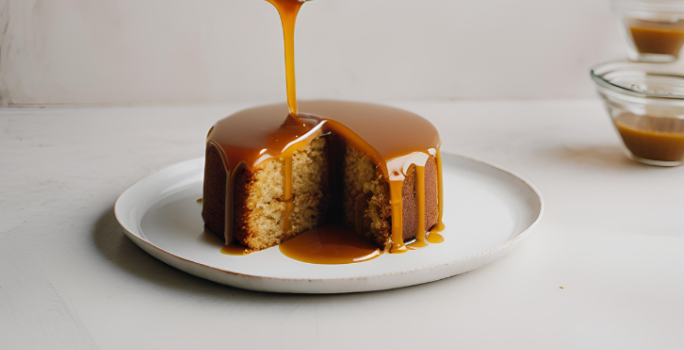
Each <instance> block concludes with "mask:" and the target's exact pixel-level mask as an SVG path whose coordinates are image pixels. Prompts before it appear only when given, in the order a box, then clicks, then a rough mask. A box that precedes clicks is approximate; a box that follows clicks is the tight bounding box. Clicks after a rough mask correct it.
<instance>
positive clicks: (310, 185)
mask: <svg viewBox="0 0 684 350" xmlns="http://www.w3.org/2000/svg"><path fill="white" fill-rule="evenodd" d="M300 111H301V112H300V113H298V115H297V117H293V116H292V115H291V114H289V111H288V107H287V105H285V104H275V105H268V106H262V107H256V108H252V109H248V110H244V111H241V112H238V113H236V114H234V115H232V116H229V117H227V118H225V119H222V120H220V121H219V122H217V123H216V125H214V127H212V129H211V130H210V132H209V134H208V136H207V144H206V165H205V175H204V195H203V201H202V203H203V209H202V217H203V219H204V222H205V226H206V228H207V229H208V230H209V231H210V232H212V233H213V234H215V235H216V236H218V237H220V238H221V239H222V240H224V242H225V243H226V244H230V243H235V244H239V245H242V246H244V247H246V248H247V249H248V250H251V251H258V250H263V249H266V248H269V247H272V246H275V245H278V244H280V243H282V242H284V241H286V240H288V239H290V238H292V237H294V236H297V235H299V234H301V233H303V232H306V231H308V230H311V229H313V228H316V227H319V226H322V225H325V224H328V223H338V224H340V225H344V226H346V227H348V228H349V229H351V230H352V231H355V232H356V234H359V235H362V236H364V237H366V238H367V239H369V240H371V241H373V242H374V243H375V244H376V245H377V246H378V247H380V248H382V249H385V250H386V251H391V252H401V251H405V250H406V247H405V243H406V242H409V241H412V240H415V241H416V243H418V244H420V243H421V242H424V240H425V237H426V233H427V232H429V231H430V230H431V229H438V228H439V226H441V215H440V213H441V204H442V203H441V201H440V197H441V158H440V153H439V146H440V144H441V140H440V137H439V133H438V132H437V130H436V129H435V127H434V126H433V125H432V124H431V123H430V122H428V121H427V120H425V119H423V118H422V117H420V116H418V115H416V114H413V113H410V112H407V111H404V110H400V109H396V108H391V107H386V106H380V105H375V104H367V103H356V102H343V101H321V100H319V101H305V102H301V103H300Z"/></svg>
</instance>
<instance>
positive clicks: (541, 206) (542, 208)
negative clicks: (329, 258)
mask: <svg viewBox="0 0 684 350" xmlns="http://www.w3.org/2000/svg"><path fill="white" fill-rule="evenodd" d="M442 154H443V155H449V156H455V157H459V158H463V159H466V160H469V161H473V162H476V163H479V164H482V165H486V166H489V167H491V168H494V169H496V170H499V171H501V172H504V173H506V174H508V175H510V176H513V177H514V178H516V179H518V180H520V181H521V182H522V183H523V184H525V186H527V187H528V188H529V189H530V190H532V192H533V193H534V194H535V196H536V199H537V201H538V202H539V213H538V214H537V217H536V218H535V220H534V221H533V222H532V223H531V224H530V225H529V226H528V227H527V228H526V229H525V230H523V231H522V232H520V233H519V234H518V235H516V236H515V237H513V238H511V239H509V240H507V241H506V242H504V243H501V244H499V245H497V246H495V247H492V248H489V249H487V250H484V251H481V252H478V253H475V254H470V255H466V256H462V257H459V258H456V259H453V260H449V261H446V262H440V263H436V264H432V265H426V266H421V267H417V268H413V269H406V270H402V271H399V272H386V273H380V274H373V275H368V276H363V277H335V278H280V277H270V276H260V275H252V274H245V273H240V272H235V271H229V270H224V269H220V268H217V267H214V266H209V265H206V264H203V263H201V262H197V261H194V260H190V259H187V258H184V257H182V256H178V255H176V254H174V253H171V252H169V251H167V250H165V249H162V248H160V247H158V246H157V245H155V244H153V243H152V242H150V241H149V240H147V238H145V237H143V236H141V235H139V234H136V233H133V232H131V230H129V229H128V228H127V227H126V226H125V225H124V224H123V223H122V221H121V219H120V218H119V210H118V208H119V201H120V200H121V198H122V197H124V195H126V194H127V193H128V192H129V191H131V190H132V189H133V188H134V187H136V186H138V185H139V184H140V183H142V182H143V181H146V180H147V179H149V178H150V177H152V176H154V175H156V174H158V173H160V172H162V171H165V170H167V169H170V168H173V167H175V166H178V165H181V164H184V163H191V162H196V161H198V160H200V159H204V158H205V157H197V158H193V159H188V160H184V161H179V162H175V163H172V164H170V165H168V166H165V167H163V168H161V169H159V170H156V171H154V172H153V173H151V174H149V175H147V176H144V177H143V178H141V179H139V180H138V181H136V182H135V183H133V184H132V185H131V186H129V187H128V188H126V189H125V190H124V191H123V192H121V194H120V195H119V197H117V199H116V201H115V202H114V216H115V217H116V221H117V222H118V223H119V226H121V228H122V229H123V230H124V231H125V234H126V236H127V237H128V238H134V239H132V240H133V243H136V241H137V242H143V243H145V244H146V245H147V246H148V247H149V248H153V249H155V250H157V251H159V252H160V253H163V254H166V255H168V256H170V257H172V258H175V259H179V260H182V261H185V262H188V263H192V264H195V265H197V266H201V267H205V268H209V269H211V270H214V271H217V272H222V273H225V274H229V275H233V276H236V277H244V278H254V279H259V280H272V281H286V282H313V281H318V282H343V281H358V280H368V279H375V278H380V277H386V276H397V275H404V274H412V273H417V272H420V271H423V270H432V269H436V268H443V267H447V266H450V265H453V264H456V263H458V262H460V261H462V260H470V259H473V258H475V257H477V256H481V255H484V254H488V253H491V252H494V251H497V250H500V249H502V248H504V247H506V246H509V245H512V244H513V243H515V242H516V241H518V240H519V239H521V238H522V237H526V236H527V235H528V234H529V232H530V231H532V229H534V227H536V226H537V225H538V224H539V221H541V218H542V217H543V216H544V212H545V210H546V204H545V201H544V197H543V196H542V194H541V192H540V191H539V189H537V187H536V186H535V185H534V184H532V183H531V182H530V181H528V180H527V179H526V178H524V177H522V176H520V175H519V174H517V173H515V172H513V171H511V170H508V169H506V168H504V167H501V166H498V165H496V164H493V163H491V162H487V161H482V160H479V159H475V158H472V157H468V156H464V155H460V154H457V153H454V152H442ZM143 250H144V249H143ZM146 253H148V252H146ZM148 254H149V253H148ZM150 255H151V256H152V257H153V258H155V259H157V260H160V259H159V258H157V257H156V256H154V255H152V254H150ZM162 262H164V263H166V262H165V261H163V260H162ZM171 267H173V268H176V269H179V268H178V267H176V266H171ZM181 271H183V272H186V271H184V270H181ZM186 273H187V272H186ZM203 279H206V278H203Z"/></svg>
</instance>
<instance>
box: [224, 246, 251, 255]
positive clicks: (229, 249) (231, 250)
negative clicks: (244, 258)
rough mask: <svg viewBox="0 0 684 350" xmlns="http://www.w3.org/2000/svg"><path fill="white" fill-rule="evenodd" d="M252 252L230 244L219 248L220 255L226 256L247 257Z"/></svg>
mask: <svg viewBox="0 0 684 350" xmlns="http://www.w3.org/2000/svg"><path fill="white" fill-rule="evenodd" d="M251 253H252V251H250V250H249V249H248V248H247V247H243V246H241V245H238V244H235V243H231V244H228V245H225V246H223V248H221V254H226V255H238V256H240V255H247V254H251Z"/></svg>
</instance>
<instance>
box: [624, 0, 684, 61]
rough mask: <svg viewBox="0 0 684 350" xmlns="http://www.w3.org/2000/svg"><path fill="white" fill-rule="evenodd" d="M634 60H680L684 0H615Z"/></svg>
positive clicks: (683, 39) (628, 48) (630, 53)
mask: <svg viewBox="0 0 684 350" xmlns="http://www.w3.org/2000/svg"><path fill="white" fill-rule="evenodd" d="M613 10H614V11H615V14H616V15H617V17H618V19H619V21H620V29H621V32H622V33H623V36H624V37H625V40H626V41H627V54H628V56H629V58H630V59H631V60H633V61H642V62H671V61H675V60H677V58H678V57H679V53H680V51H681V49H682V45H683V44H684V1H665V0H660V1H657V0H656V1H647V0H613Z"/></svg>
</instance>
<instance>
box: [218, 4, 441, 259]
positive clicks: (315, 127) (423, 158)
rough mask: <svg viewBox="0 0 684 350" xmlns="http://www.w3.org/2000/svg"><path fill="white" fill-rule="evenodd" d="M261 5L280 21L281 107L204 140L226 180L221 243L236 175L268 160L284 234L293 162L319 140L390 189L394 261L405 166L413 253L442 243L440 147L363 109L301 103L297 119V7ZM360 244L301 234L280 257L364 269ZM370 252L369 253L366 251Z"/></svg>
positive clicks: (239, 118)
mask: <svg viewBox="0 0 684 350" xmlns="http://www.w3.org/2000/svg"><path fill="white" fill-rule="evenodd" d="M267 1H268V2H270V3H271V4H273V5H274V6H275V7H276V9H277V10H278V13H279V14H280V18H281V21H282V26H283V35H284V42H285V67H286V80H287V100H288V103H287V105H285V104H274V105H267V106H261V107H256V108H251V109H247V110H243V111H241V112H238V113H236V114H234V115H232V116H230V117H228V118H225V119H223V120H220V121H219V122H218V123H216V125H215V126H214V127H213V128H212V130H210V132H209V135H208V137H207V147H216V148H217V149H218V151H219V153H220V154H221V157H222V159H223V164H224V166H225V170H226V174H228V176H226V180H227V183H226V206H225V218H226V219H225V223H226V226H225V230H224V231H225V242H232V241H233V240H232V222H233V219H232V215H233V193H232V192H233V188H234V184H235V178H236V174H237V173H238V172H239V171H240V170H241V168H242V167H246V168H247V169H248V170H250V171H252V172H253V171H255V170H256V169H257V168H259V167H260V166H262V165H263V164H264V162H265V161H267V160H270V159H275V160H277V161H280V162H282V164H283V167H282V168H283V180H284V184H283V201H284V202H285V210H284V213H283V217H284V220H283V231H284V232H287V231H289V230H290V228H291V227H290V214H291V211H292V155H293V153H294V152H296V151H297V150H300V149H302V148H304V147H306V146H307V145H309V143H311V142H312V141H313V140H314V139H316V138H318V137H319V136H321V135H323V134H326V133H334V134H336V135H338V136H340V137H341V138H342V139H343V140H345V141H346V142H347V143H348V144H350V145H351V146H353V147H354V148H356V149H358V150H359V151H361V152H363V153H364V154H366V155H367V156H368V157H369V158H370V159H371V161H372V162H373V163H374V164H376V165H377V170H378V173H379V174H380V175H382V176H383V177H384V178H385V179H387V181H388V182H389V186H390V204H391V208H392V216H391V217H392V246H391V249H390V252H391V253H394V254H396V253H404V252H406V251H407V247H406V246H405V245H404V241H403V222H402V221H403V215H402V208H403V203H402V201H403V198H402V184H403V181H404V179H405V177H406V173H407V170H408V169H409V167H410V166H416V169H417V192H418V211H419V215H418V227H419V228H420V230H419V233H418V237H417V238H416V241H415V242H414V243H413V244H412V247H413V248H418V247H422V246H425V245H427V244H426V243H425V242H426V241H427V242H431V243H438V241H439V240H438V239H431V238H433V237H441V236H440V235H439V234H437V232H439V231H441V230H442V229H443V228H444V224H443V223H442V211H443V210H442V208H443V197H442V168H441V167H442V162H441V154H440V151H439V146H440V145H441V139H440V137H439V133H438V132H437V130H436V129H435V127H434V126H433V125H432V124H431V123H430V122H428V121H427V120H425V119H423V118H422V117H420V116H418V115H416V114H413V113H410V112H407V111H404V110H400V109H396V108H391V107H386V106H380V105H375V104H369V103H358V102H343V101H331V100H318V101H304V102H302V103H301V106H300V107H301V111H302V112H300V109H298V105H297V100H296V86H295V73H294V29H295V22H296V18H297V14H298V13H299V10H300V8H301V5H302V4H303V3H302V2H300V1H299V0H267ZM430 156H433V157H436V159H437V170H438V191H439V197H438V198H439V219H438V223H437V224H436V225H435V227H433V228H432V232H431V233H430V235H429V236H428V237H427V238H426V235H425V231H426V227H425V175H424V169H425V164H426V162H427V160H428V159H429V157H430ZM358 208H359V206H358V205H357V217H358V216H361V217H362V216H363V213H362V212H359V211H360V210H359V209H358ZM358 222H359V221H358V220H357V223H358ZM359 240H362V238H360V237H358V236H357V235H356V234H354V232H353V231H351V230H349V229H346V228H342V227H340V226H337V225H328V226H324V227H319V228H317V229H314V230H311V231H309V232H305V233H303V234H301V235H299V236H297V237H295V238H292V239H290V240H289V241H286V242H284V243H282V244H281V245H280V250H281V251H282V252H283V253H284V254H285V255H287V256H289V257H292V258H293V259H296V260H300V261H307V262H311V263H320V264H341V263H352V262H359V261H366V260H370V259H372V258H375V257H377V256H378V255H379V254H380V253H379V250H377V247H375V246H374V245H373V244H372V243H371V242H366V241H363V242H364V244H365V245H364V244H361V243H360V242H361V241H359ZM442 241H443V238H442ZM230 247H235V246H234V245H232V244H229V245H228V246H227V248H224V250H225V252H226V253H228V254H230V252H239V251H240V250H239V249H238V248H230ZM343 247H347V248H343ZM319 248H320V249H319ZM371 248H372V249H373V250H372V251H370V250H369V249H371ZM224 250H222V252H223V251H224ZM243 251H244V249H243ZM321 252H322V253H321ZM340 252H343V253H340ZM373 252H376V253H377V254H376V253H373ZM369 254H370V255H369ZM238 255H240V254H238ZM359 259H361V260H359Z"/></svg>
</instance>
